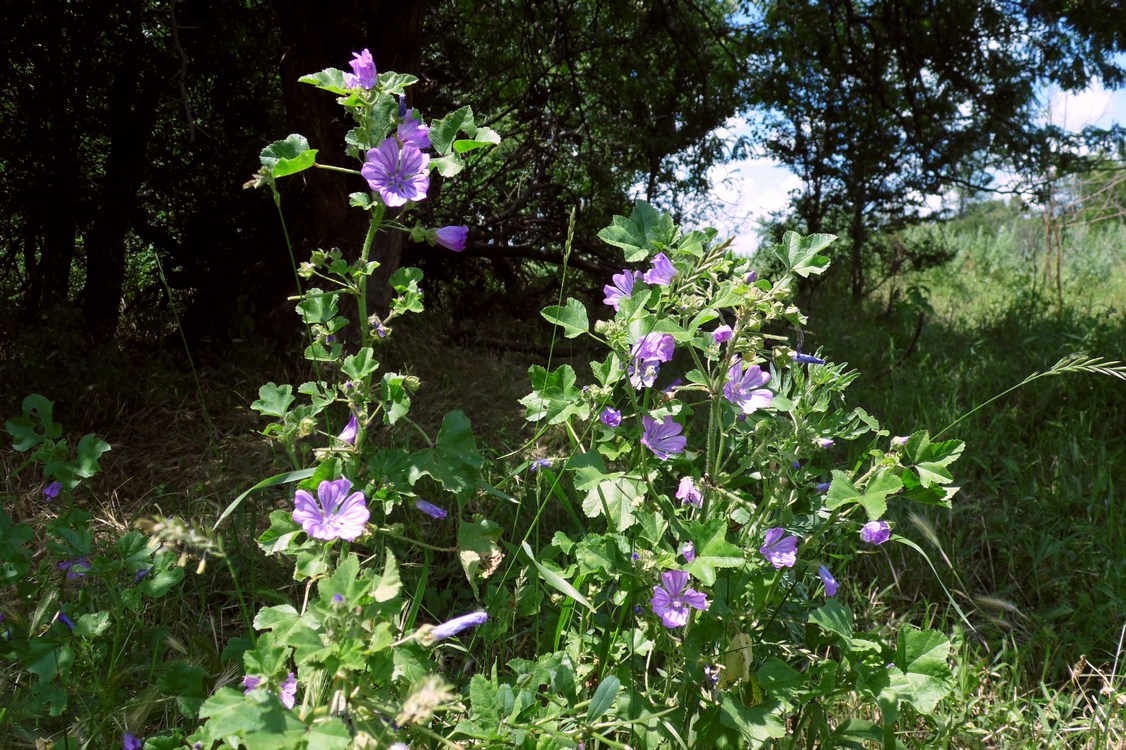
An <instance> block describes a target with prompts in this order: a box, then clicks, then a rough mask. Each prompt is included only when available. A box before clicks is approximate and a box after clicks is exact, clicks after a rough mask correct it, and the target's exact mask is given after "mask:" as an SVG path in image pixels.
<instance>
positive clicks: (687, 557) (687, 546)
mask: <svg viewBox="0 0 1126 750" xmlns="http://www.w3.org/2000/svg"><path fill="white" fill-rule="evenodd" d="M680 554H682V555H684V562H692V561H693V560H695V559H696V545H695V544H693V543H692V542H685V543H684V544H683V545H682V546H681V548H680Z"/></svg>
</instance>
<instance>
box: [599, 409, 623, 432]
mask: <svg viewBox="0 0 1126 750" xmlns="http://www.w3.org/2000/svg"><path fill="white" fill-rule="evenodd" d="M598 419H599V421H600V422H602V424H604V425H606V426H607V427H617V426H618V425H620V424H621V423H622V413H621V412H620V411H618V410H617V409H612V408H610V407H609V406H607V407H606V408H605V409H603V410H602V413H601V414H599V415H598Z"/></svg>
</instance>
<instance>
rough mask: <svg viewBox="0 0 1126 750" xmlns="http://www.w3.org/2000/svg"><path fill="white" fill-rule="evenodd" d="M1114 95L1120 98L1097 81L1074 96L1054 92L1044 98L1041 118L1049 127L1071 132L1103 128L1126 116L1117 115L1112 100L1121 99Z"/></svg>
mask: <svg viewBox="0 0 1126 750" xmlns="http://www.w3.org/2000/svg"><path fill="white" fill-rule="evenodd" d="M1116 93H1118V94H1121V92H1112V91H1107V90H1106V89H1104V88H1103V87H1102V84H1101V83H1099V82H1098V81H1093V82H1092V84H1091V85H1090V86H1088V87H1087V88H1086V89H1084V90H1082V91H1079V92H1076V93H1074V94H1072V93H1068V92H1066V91H1058V90H1057V91H1054V92H1052V93H1051V94H1050V95H1049V96H1048V106H1047V111H1046V112H1045V117H1046V119H1047V120H1048V121H1049V122H1051V123H1052V124H1053V125H1058V126H1059V127H1062V128H1063V129H1065V130H1070V131H1073V132H1077V131H1080V130H1082V129H1083V128H1085V127H1087V126H1088V125H1097V126H1100V127H1107V126H1109V125H1111V124H1112V123H1114V122H1115V121H1118V120H1120V119H1121V116H1122V115H1126V112H1123V113H1119V112H1118V106H1117V104H1118V101H1116V100H1118V99H1121V96H1115V94H1116Z"/></svg>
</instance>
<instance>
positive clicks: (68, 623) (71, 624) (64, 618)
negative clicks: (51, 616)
mask: <svg viewBox="0 0 1126 750" xmlns="http://www.w3.org/2000/svg"><path fill="white" fill-rule="evenodd" d="M59 622H61V623H62V624H63V625H66V626H67V627H68V628H70V632H72V633H73V632H74V620H72V619H70V618H69V617H67V616H66V612H63V611H62V610H61V609H60V610H59Z"/></svg>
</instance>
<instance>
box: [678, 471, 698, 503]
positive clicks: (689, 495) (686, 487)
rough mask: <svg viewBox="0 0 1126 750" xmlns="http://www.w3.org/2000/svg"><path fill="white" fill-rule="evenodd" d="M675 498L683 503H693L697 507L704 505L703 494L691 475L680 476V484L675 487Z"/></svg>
mask: <svg viewBox="0 0 1126 750" xmlns="http://www.w3.org/2000/svg"><path fill="white" fill-rule="evenodd" d="M676 499H677V500H680V501H681V502H682V503H684V504H685V505H695V506H696V507H697V508H702V507H704V496H703V494H701V492H700V490H699V489H698V488H697V487H696V480H694V479H693V478H692V477H681V478H680V486H679V487H677V489H676Z"/></svg>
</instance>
